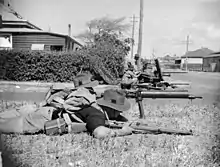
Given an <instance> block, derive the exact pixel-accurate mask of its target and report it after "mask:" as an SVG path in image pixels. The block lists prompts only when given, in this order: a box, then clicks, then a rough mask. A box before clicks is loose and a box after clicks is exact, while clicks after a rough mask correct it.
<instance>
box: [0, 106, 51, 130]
mask: <svg viewBox="0 0 220 167" xmlns="http://www.w3.org/2000/svg"><path fill="white" fill-rule="evenodd" d="M53 111H55V108H53V107H41V108H38V109H37V110H36V111H35V112H32V113H29V114H26V115H22V116H20V117H15V118H11V119H8V120H7V121H5V122H2V123H0V132H2V133H36V132H39V131H41V130H43V129H44V124H45V122H46V121H49V120H51V118H52V113H53Z"/></svg>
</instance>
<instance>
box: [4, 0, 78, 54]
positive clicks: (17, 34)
mask: <svg viewBox="0 0 220 167" xmlns="http://www.w3.org/2000/svg"><path fill="white" fill-rule="evenodd" d="M70 28H71V27H70V26H69V32H71V31H70V30H71V29H70ZM81 46H82V44H80V43H79V42H78V41H76V40H75V39H73V38H72V37H70V35H64V34H59V33H53V32H47V31H43V30H42V29H41V28H39V27H37V26H36V25H34V24H32V23H30V22H29V21H27V20H24V19H22V17H21V16H20V15H19V14H18V13H16V12H15V11H13V10H12V9H10V8H8V7H7V6H6V5H5V4H4V3H0V49H29V50H47V51H74V50H77V49H79V48H80V47H81Z"/></svg>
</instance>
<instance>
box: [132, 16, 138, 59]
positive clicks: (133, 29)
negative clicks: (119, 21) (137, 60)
mask: <svg viewBox="0 0 220 167" xmlns="http://www.w3.org/2000/svg"><path fill="white" fill-rule="evenodd" d="M136 18H138V17H135V15H133V17H132V40H133V41H132V44H131V60H132V59H133V56H134V41H135V40H134V32H135V23H136V22H137V21H136Z"/></svg>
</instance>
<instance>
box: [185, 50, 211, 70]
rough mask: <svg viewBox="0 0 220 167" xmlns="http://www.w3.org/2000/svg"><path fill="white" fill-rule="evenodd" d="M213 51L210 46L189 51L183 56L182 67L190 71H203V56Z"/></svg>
mask: <svg viewBox="0 0 220 167" xmlns="http://www.w3.org/2000/svg"><path fill="white" fill-rule="evenodd" d="M211 53H213V51H212V50H210V49H208V48H201V49H197V50H195V51H189V52H187V53H186V54H185V55H183V56H181V68H182V69H186V68H187V70H190V71H202V68H203V57H205V56H207V55H209V54H211Z"/></svg>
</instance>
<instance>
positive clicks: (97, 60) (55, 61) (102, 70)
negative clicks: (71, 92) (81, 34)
mask: <svg viewBox="0 0 220 167" xmlns="http://www.w3.org/2000/svg"><path fill="white" fill-rule="evenodd" d="M110 61H111V60H109V62H106V60H104V59H103V58H102V57H100V56H96V55H95V54H92V55H91V54H90V53H89V52H85V51H77V52H47V51H28V50H10V51H6V50H1V51H0V79H1V80H7V81H44V82H45V81H46V82H72V80H73V78H74V77H75V75H76V74H77V73H79V72H80V71H82V72H88V71H89V72H91V73H92V74H93V75H94V76H95V77H97V78H99V79H100V78H102V79H103V80H104V82H106V83H109V84H115V83H116V82H115V80H116V79H117V76H118V75H116V74H115V73H114V70H112V69H110V67H107V66H106V64H111V65H112V64H113V63H114V67H116V68H114V69H121V63H122V62H123V60H121V62H118V64H117V63H116V64H115V62H110ZM118 72H119V71H117V73H118Z"/></svg>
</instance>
